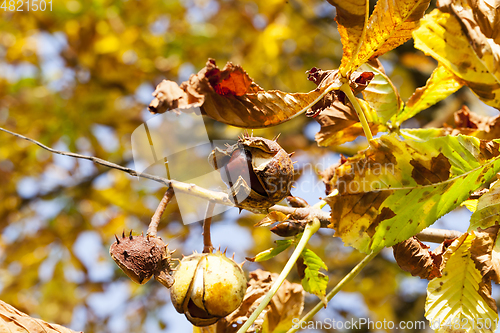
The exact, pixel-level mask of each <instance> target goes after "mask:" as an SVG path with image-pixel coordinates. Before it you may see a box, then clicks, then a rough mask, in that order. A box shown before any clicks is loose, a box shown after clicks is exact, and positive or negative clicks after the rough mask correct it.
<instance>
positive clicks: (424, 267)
mask: <svg viewBox="0 0 500 333" xmlns="http://www.w3.org/2000/svg"><path fill="white" fill-rule="evenodd" d="M446 242H450V241H446ZM450 243H451V242H450ZM392 248H393V252H394V258H395V259H396V262H397V263H398V265H399V267H400V268H401V269H402V270H404V271H407V272H409V273H411V275H412V276H418V277H420V278H421V279H427V280H432V279H433V278H435V277H440V276H441V256H442V252H440V249H442V247H438V248H437V249H436V250H437V251H435V252H431V251H429V250H428V249H429V247H428V246H427V245H425V244H423V243H422V242H420V241H419V240H418V239H417V238H416V237H411V238H409V239H407V240H405V241H403V242H401V243H398V244H396V245H394V246H393V247H392Z"/></svg>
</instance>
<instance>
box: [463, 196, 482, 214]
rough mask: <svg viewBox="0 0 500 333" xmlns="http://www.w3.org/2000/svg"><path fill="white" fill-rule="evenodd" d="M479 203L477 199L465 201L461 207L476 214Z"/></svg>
mask: <svg viewBox="0 0 500 333" xmlns="http://www.w3.org/2000/svg"><path fill="white" fill-rule="evenodd" d="M477 201H478V200H477V199H471V200H465V201H464V202H462V203H461V204H460V206H465V207H467V209H468V210H470V211H471V212H473V213H474V212H475V211H476V209H477Z"/></svg>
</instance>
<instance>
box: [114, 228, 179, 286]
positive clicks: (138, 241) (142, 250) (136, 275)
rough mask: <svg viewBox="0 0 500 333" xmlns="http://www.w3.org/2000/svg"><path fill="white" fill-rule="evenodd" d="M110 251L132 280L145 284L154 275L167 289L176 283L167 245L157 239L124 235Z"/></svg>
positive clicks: (117, 239)
mask: <svg viewBox="0 0 500 333" xmlns="http://www.w3.org/2000/svg"><path fill="white" fill-rule="evenodd" d="M115 238H116V242H115V243H113V244H112V245H111V247H110V249H109V254H110V255H111V258H113V260H114V261H115V262H116V264H117V265H118V266H119V267H120V268H121V269H122V271H123V272H124V273H125V274H127V276H128V277H129V278H130V279H132V281H134V282H136V283H139V284H144V283H146V282H148V281H149V279H151V277H152V276H153V275H154V276H155V278H156V280H158V281H159V282H161V283H162V284H163V285H165V286H166V287H167V288H170V286H171V285H172V284H173V283H174V280H173V278H172V275H171V274H172V273H173V270H172V268H171V253H172V252H170V251H169V250H168V247H167V245H165V243H164V242H163V241H162V240H161V239H160V238H157V237H150V236H146V237H144V236H143V235H139V236H132V231H130V235H129V236H125V233H123V234H122V237H121V238H118V237H116V236H115Z"/></svg>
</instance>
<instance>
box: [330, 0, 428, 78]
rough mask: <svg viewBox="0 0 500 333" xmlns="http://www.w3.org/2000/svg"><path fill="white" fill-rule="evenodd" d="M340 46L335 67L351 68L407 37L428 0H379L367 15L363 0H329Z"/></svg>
mask: <svg viewBox="0 0 500 333" xmlns="http://www.w3.org/2000/svg"><path fill="white" fill-rule="evenodd" d="M329 2H330V3H331V4H333V5H334V6H335V7H336V8H337V17H336V21H337V23H338V29H339V33H340V37H341V40H342V45H343V48H344V54H343V56H342V63H341V65H340V68H339V71H340V73H341V74H342V76H344V77H345V76H346V74H347V73H350V72H352V71H353V70H355V69H356V68H358V67H359V66H360V65H362V64H364V63H365V62H366V61H368V59H370V58H371V57H376V56H379V55H382V54H384V53H386V52H388V51H390V50H392V49H394V48H396V47H398V46H399V45H401V44H403V43H404V42H406V41H407V40H408V39H410V38H411V33H412V31H413V30H414V29H416V28H417V27H418V22H419V20H420V18H421V17H422V16H423V15H424V12H425V10H426V9H427V7H428V6H429V2H430V0H419V1H415V0H398V1H389V0H379V1H378V2H377V5H376V7H375V10H374V11H373V13H372V15H371V16H370V19H369V20H367V17H368V6H367V2H366V1H362V0H356V1H340V0H329Z"/></svg>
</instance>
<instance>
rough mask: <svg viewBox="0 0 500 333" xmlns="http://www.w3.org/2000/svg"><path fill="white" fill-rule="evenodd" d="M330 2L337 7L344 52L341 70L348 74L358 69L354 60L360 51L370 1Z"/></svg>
mask: <svg viewBox="0 0 500 333" xmlns="http://www.w3.org/2000/svg"><path fill="white" fill-rule="evenodd" d="M328 2H329V3H331V4H332V5H334V6H335V7H336V9H337V16H335V21H336V22H337V27H338V30H339V33H340V40H341V41H342V49H343V52H344V53H343V55H342V63H341V64H340V68H339V71H340V72H341V73H343V74H346V73H347V72H350V71H352V70H354V69H356V68H355V67H354V66H353V64H352V62H353V60H354V59H355V57H356V55H357V53H358V49H359V46H360V45H361V42H362V37H363V32H364V31H365V29H366V25H367V22H368V1H367V0H354V1H344V0H328ZM358 65H359V64H358Z"/></svg>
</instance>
